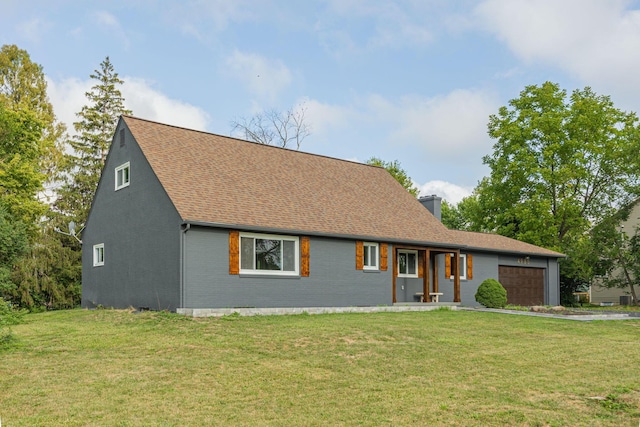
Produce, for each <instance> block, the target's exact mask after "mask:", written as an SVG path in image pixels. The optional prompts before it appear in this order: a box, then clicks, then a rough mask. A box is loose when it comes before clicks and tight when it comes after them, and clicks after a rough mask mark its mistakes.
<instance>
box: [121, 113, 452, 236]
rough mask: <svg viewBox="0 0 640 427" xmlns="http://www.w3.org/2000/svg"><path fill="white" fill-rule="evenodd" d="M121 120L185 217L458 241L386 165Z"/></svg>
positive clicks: (337, 233)
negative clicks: (383, 166) (376, 165)
mask: <svg viewBox="0 0 640 427" xmlns="http://www.w3.org/2000/svg"><path fill="white" fill-rule="evenodd" d="M123 120H124V121H125V123H126V124H127V126H128V127H129V129H130V131H131V132H132V134H133V136H134V138H135V140H136V141H137V143H138V144H139V146H140V148H141V149H142V152H143V153H144V155H145V156H146V158H147V160H148V161H149V164H150V165H151V167H152V168H153V170H154V172H155V174H156V176H157V177H158V179H159V180H160V183H161V184H162V185H163V187H164V188H165V190H166V192H167V194H168V195H169V197H170V199H171V200H172V202H173V204H174V205H175V207H176V209H177V211H178V213H179V215H180V216H181V217H182V219H183V220H184V221H189V222H202V223H207V224H220V225H227V226H230V227H248V228H263V229H266V230H271V231H277V230H282V231H283V232H285V231H294V232H301V233H309V234H326V235H331V236H338V237H339V236H343V237H359V238H365V239H366V238H370V239H378V240H384V241H396V242H406V243H409V242H412V243H436V244H440V245H447V246H460V244H461V242H460V241H459V239H457V238H456V236H455V235H454V233H453V232H452V231H450V230H448V229H447V228H446V227H445V226H444V225H443V224H442V223H441V222H440V221H438V220H437V219H436V218H435V217H434V216H433V215H432V214H431V213H430V212H429V211H428V210H427V209H425V208H424V207H423V206H422V204H420V202H418V200H417V199H416V198H415V197H413V196H411V195H410V194H409V193H408V192H407V191H406V190H405V189H404V188H403V187H402V186H401V185H400V184H398V182H397V181H396V180H395V179H394V178H393V177H392V176H391V175H390V174H389V173H388V172H387V171H386V170H384V169H383V168H380V167H375V166H369V165H365V164H361V163H355V162H350V161H345V160H338V159H334V158H329V157H324V156H319V155H313V154H308V153H303V152H299V151H292V150H287V149H283V148H277V147H272V146H266V145H261V144H256V143H252V142H247V141H242V140H238V139H234V138H230V137H225V136H220V135H214V134H210V133H205V132H199V131H194V130H188V129H183V128H179V127H175V126H169V125H164V124H160V123H155V122H151V121H147V120H142V119H138V118H134V117H128V116H123Z"/></svg>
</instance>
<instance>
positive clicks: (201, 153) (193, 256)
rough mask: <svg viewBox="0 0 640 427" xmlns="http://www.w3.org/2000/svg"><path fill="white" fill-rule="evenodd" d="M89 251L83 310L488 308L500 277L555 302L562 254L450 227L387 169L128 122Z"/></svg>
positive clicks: (105, 180)
mask: <svg viewBox="0 0 640 427" xmlns="http://www.w3.org/2000/svg"><path fill="white" fill-rule="evenodd" d="M431 202H432V204H435V202H437V200H432V201H431ZM437 207H438V209H439V205H438V206H437ZM431 208H432V209H433V208H434V206H431ZM82 255H83V269H82V282H83V289H82V306H83V307H88V308H91V307H96V306H105V307H116V308H126V307H135V308H141V307H144V308H151V309H158V310H165V309H166V310H171V311H175V310H177V309H190V308H235V307H264V308H267V307H283V308H284V307H340V306H341V307H349V306H377V305H391V304H393V303H410V302H415V301H418V300H420V294H422V298H423V299H424V300H425V301H430V300H431V295H430V294H434V295H433V296H434V298H435V297H436V294H442V295H441V296H440V298H439V300H440V301H441V302H453V303H462V304H464V305H476V304H477V303H476V302H475V299H474V295H475V291H476V289H477V286H478V285H479V283H480V282H481V281H482V280H484V279H485V278H489V277H493V278H498V279H499V280H501V281H503V282H506V283H507V286H508V289H510V288H509V286H510V287H511V288H513V289H514V290H511V291H510V293H512V295H513V294H519V291H518V286H519V285H518V284H523V285H520V286H521V287H522V289H527V290H526V292H524V293H525V294H527V295H531V297H530V298H529V300H525V299H522V302H520V303H526V302H527V301H528V302H530V303H532V304H538V303H545V304H557V303H558V300H559V290H558V289H559V285H558V283H559V277H558V264H557V260H558V258H559V257H562V256H563V255H562V254H559V253H557V252H553V251H548V250H546V249H542V248H539V247H536V246H533V245H528V244H525V243H522V242H517V241H515V240H512V239H507V238H504V237H501V236H495V235H487V234H480V233H466V232H460V231H452V230H449V229H447V228H446V227H445V226H444V225H443V224H442V223H441V222H440V221H439V220H438V219H437V218H436V217H435V216H434V215H433V214H431V213H430V212H429V211H428V210H427V209H425V208H424V206H423V205H422V204H421V203H420V202H419V201H418V200H416V199H415V198H414V197H413V196H411V195H410V194H409V193H408V192H407V191H406V190H405V189H404V188H403V187H402V186H401V185H400V184H398V182H396V181H395V179H394V178H393V177H392V176H391V175H390V174H389V173H387V171H386V170H384V169H383V168H380V167H376V166H369V165H365V164H361V163H355V162H350V161H345V160H338V159H334V158H329V157H325V156H319V155H313V154H307V153H303V152H299V151H292V150H287V149H282V148H277V147H273V146H266V145H261V144H256V143H251V142H246V141H242V140H238V139H234V138H229V137H224V136H219V135H214V134H209V133H205V132H199V131H194V130H188V129H183V128H179V127H175V126H168V125H164V124H160V123H155V122H151V121H147V120H141V119H138V118H134V117H127V116H123V117H122V118H121V119H120V121H119V123H118V126H117V129H116V132H115V136H114V139H113V143H112V145H111V149H110V151H109V155H108V157H107V160H106V164H105V167H104V170H103V173H102V176H101V178H100V182H99V185H98V189H97V191H96V194H95V197H94V200H93V204H92V207H91V211H90V214H89V218H88V220H87V224H86V228H85V230H84V232H83V254H82ZM456 266H461V268H457V267H456ZM452 271H454V272H455V271H460V272H461V273H462V274H461V275H455V274H453V275H452V274H451V272H452ZM439 272H440V273H439ZM529 277H531V278H529ZM525 278H526V279H525ZM510 280H515V282H514V283H515V284H513V285H509V284H508V283H509V281H510ZM525 280H531V282H532V283H534V284H533V285H526V284H525ZM529 288H530V290H529ZM438 296H439V295H438ZM518 298H525V297H520V296H519V297H518Z"/></svg>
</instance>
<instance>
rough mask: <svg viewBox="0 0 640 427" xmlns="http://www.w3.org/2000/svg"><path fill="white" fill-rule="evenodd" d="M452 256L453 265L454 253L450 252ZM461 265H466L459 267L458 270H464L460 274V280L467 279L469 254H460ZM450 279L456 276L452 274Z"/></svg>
mask: <svg viewBox="0 0 640 427" xmlns="http://www.w3.org/2000/svg"><path fill="white" fill-rule="evenodd" d="M449 256H450V257H451V261H452V262H451V265H453V255H451V254H449ZM460 265H462V266H464V268H462V269H461V268H460V267H458V270H462V274H461V275H460V280H467V254H460ZM449 279H451V280H453V279H454V277H453V275H451V277H449Z"/></svg>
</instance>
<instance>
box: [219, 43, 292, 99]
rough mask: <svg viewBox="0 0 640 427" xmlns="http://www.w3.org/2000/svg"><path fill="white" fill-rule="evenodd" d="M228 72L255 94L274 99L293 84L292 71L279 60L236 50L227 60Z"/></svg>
mask: <svg viewBox="0 0 640 427" xmlns="http://www.w3.org/2000/svg"><path fill="white" fill-rule="evenodd" d="M225 64H226V66H227V67H228V69H227V72H228V73H229V74H230V75H232V76H233V77H235V78H237V79H238V80H240V81H241V82H242V83H243V84H244V85H245V87H246V88H247V90H248V91H249V92H251V93H252V94H253V95H254V96H258V97H260V98H266V99H267V100H269V101H273V100H275V99H276V98H277V96H278V94H279V93H280V92H282V91H283V90H284V89H286V88H287V87H288V86H289V84H291V80H292V77H291V72H290V71H289V69H288V68H287V67H286V65H284V64H283V63H282V62H281V61H279V60H270V59H268V58H265V57H263V56H260V55H257V54H252V53H243V52H240V51H235V52H234V53H233V54H232V55H231V56H229V57H228V58H227V60H226V61H225Z"/></svg>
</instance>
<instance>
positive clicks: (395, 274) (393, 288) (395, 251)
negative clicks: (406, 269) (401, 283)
mask: <svg viewBox="0 0 640 427" xmlns="http://www.w3.org/2000/svg"><path fill="white" fill-rule="evenodd" d="M391 253H392V254H393V258H392V261H391V262H392V263H393V268H392V276H393V277H392V279H391V283H392V285H391V292H393V296H392V299H391V301H392V302H393V303H394V304H395V303H396V302H397V301H396V277H398V248H397V247H396V245H393V249H392V251H391Z"/></svg>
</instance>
